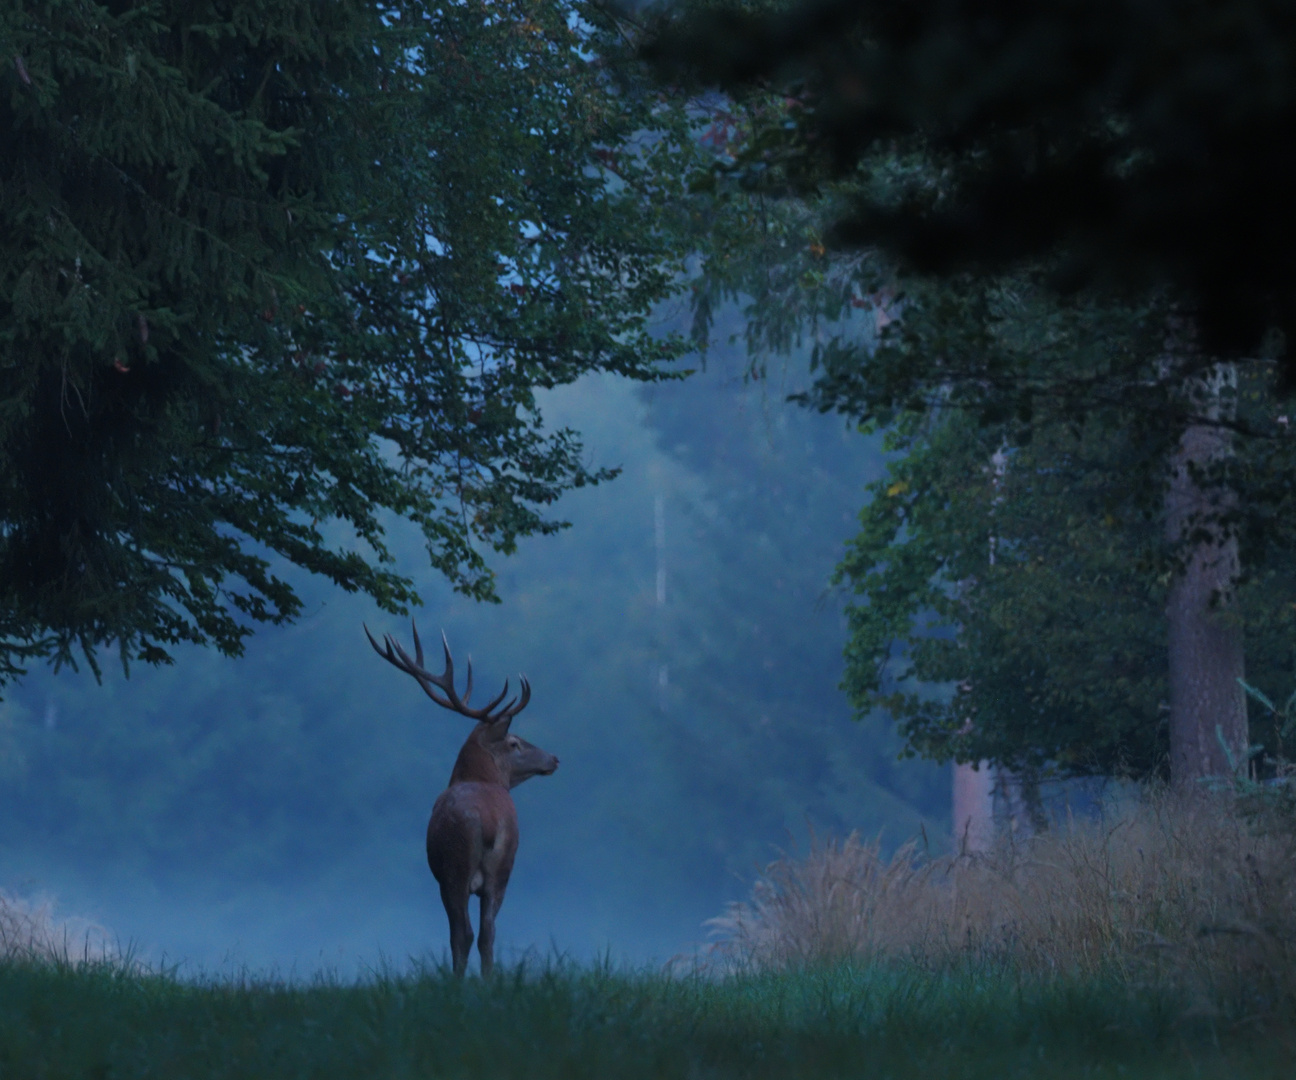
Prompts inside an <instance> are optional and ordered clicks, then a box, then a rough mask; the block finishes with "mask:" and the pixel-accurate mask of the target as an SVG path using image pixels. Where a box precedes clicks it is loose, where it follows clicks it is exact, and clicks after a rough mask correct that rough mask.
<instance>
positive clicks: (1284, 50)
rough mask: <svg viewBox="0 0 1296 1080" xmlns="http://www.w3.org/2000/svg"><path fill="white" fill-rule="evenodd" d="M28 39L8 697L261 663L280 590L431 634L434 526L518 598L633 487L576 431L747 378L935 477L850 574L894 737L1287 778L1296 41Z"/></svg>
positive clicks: (1180, 17)
mask: <svg viewBox="0 0 1296 1080" xmlns="http://www.w3.org/2000/svg"><path fill="white" fill-rule="evenodd" d="M0 40H2V41H3V42H4V51H5V54H6V55H8V56H10V57H11V58H12V63H11V64H10V65H9V66H8V67H7V68H6V70H5V74H4V75H3V76H0V78H3V80H4V84H5V85H4V92H3V97H2V99H0V161H2V162H3V164H0V184H3V191H4V198H3V199H2V200H0V214H2V215H3V222H4V228H3V239H2V240H0V243H2V244H3V245H4V254H5V258H4V260H3V269H2V270H0V341H3V349H4V355H5V357H6V364H5V365H4V367H3V376H2V377H3V384H2V385H0V398H2V400H3V401H4V404H5V407H4V410H3V412H2V413H0V464H2V465H3V468H2V469H0V476H3V478H4V479H3V485H4V488H3V495H0V517H2V518H3V528H2V529H0V619H2V620H3V641H4V652H3V656H2V657H0V661H2V662H3V664H4V665H5V672H6V673H7V675H8V677H9V678H11V679H12V678H16V677H18V676H19V674H20V673H21V671H22V670H23V668H24V665H27V664H30V663H32V662H36V661H41V660H44V659H47V658H50V659H53V660H54V661H55V662H56V663H69V662H74V661H87V662H89V663H90V664H91V666H92V667H93V666H95V665H96V660H95V657H96V655H97V654H98V653H99V652H100V651H101V650H103V649H105V648H107V649H111V650H114V651H116V652H117V653H118V654H119V656H120V658H121V660H122V662H123V663H124V664H126V663H129V662H131V661H143V662H147V663H167V662H169V661H170V660H171V659H172V655H173V653H174V650H175V648H176V646H179V645H182V644H184V643H199V644H207V643H210V644H213V645H215V646H216V647H217V648H219V649H220V650H222V651H224V652H226V653H228V654H238V653H239V652H240V651H241V650H242V649H243V647H244V643H245V640H246V639H247V637H248V635H249V634H250V633H251V632H252V630H253V629H254V627H255V625H256V624H257V623H267V622H268V623H282V622H286V621H291V620H293V619H295V618H298V617H299V616H300V615H301V613H302V603H301V599H300V596H299V594H298V590H297V589H296V588H295V587H294V586H292V585H290V584H289V581H288V576H287V575H285V574H283V573H281V572H280V571H279V570H277V569H276V567H278V566H280V565H284V564H286V565H291V566H295V567H297V568H300V569H302V570H305V571H307V572H309V573H312V574H316V575H319V576H321V577H322V578H324V579H326V580H328V581H330V582H332V583H333V584H334V585H336V586H340V587H341V588H342V589H344V590H348V591H360V592H362V593H364V594H367V595H368V596H369V597H372V598H373V600H375V601H376V602H377V603H378V604H379V605H380V606H381V607H383V608H384V609H386V610H387V611H390V612H402V613H404V612H407V611H408V610H409V608H410V606H411V605H412V604H414V603H416V602H417V600H418V592H417V590H416V588H415V586H414V580H413V578H412V577H411V576H410V575H409V573H408V572H404V571H401V570H399V569H397V568H396V566H395V564H394V563H393V561H392V558H393V557H392V552H391V550H390V548H389V542H388V532H389V529H390V527H391V522H392V520H393V519H394V518H403V519H405V520H407V521H409V522H410V523H412V524H413V525H414V526H416V527H417V528H418V529H419V530H420V531H421V533H422V535H423V537H424V546H425V558H426V559H427V561H428V564H429V565H430V566H431V567H432V568H433V569H434V570H435V571H436V572H437V573H438V574H439V575H441V576H442V577H444V579H445V580H447V581H449V582H450V583H451V584H452V585H453V586H454V587H455V588H457V589H459V590H460V591H462V592H464V593H465V594H467V595H469V596H472V597H476V598H478V599H484V600H489V599H495V598H497V591H498V590H497V589H496V575H497V574H498V573H499V572H500V570H499V568H500V566H501V565H503V562H502V560H504V559H506V557H508V556H509V555H510V554H511V553H512V552H513V551H514V550H515V549H516V547H517V545H518V543H519V541H520V540H522V539H523V538H525V537H527V536H531V535H536V534H552V533H553V532H555V531H557V530H558V529H560V528H561V527H562V524H563V523H562V522H561V520H559V519H557V518H555V517H553V516H552V515H551V512H550V510H549V509H548V508H549V507H551V506H552V504H553V503H554V502H555V500H557V499H558V498H559V497H560V496H561V495H562V493H563V492H565V491H568V490H570V489H573V488H580V487H585V486H587V485H591V484H599V483H602V482H603V481H606V480H610V479H612V478H613V476H614V470H609V469H605V468H601V467H594V466H590V465H588V464H587V460H586V456H585V455H584V454H583V452H582V447H581V444H580V440H579V435H578V433H577V432H575V431H573V430H570V429H567V428H559V429H556V430H549V429H548V428H546V427H545V426H544V422H543V419H542V416H541V412H540V409H539V407H538V398H537V392H538V391H541V390H546V389H549V388H552V387H555V386H561V385H564V384H568V383H572V382H574V381H575V380H577V379H578V378H580V377H581V376H583V375H586V374H593V373H609V374H619V375H623V376H627V377H630V378H633V379H638V380H641V381H645V382H649V383H651V382H654V381H662V380H670V379H675V378H678V377H683V376H684V375H685V371H684V369H683V368H682V367H681V364H680V363H679V361H681V359H682V358H683V357H685V356H686V355H687V354H688V352H689V350H691V349H694V350H701V359H700V360H699V361H698V363H704V362H705V360H706V349H707V347H709V346H710V347H714V345H715V342H716V341H717V338H718V337H724V336H725V335H727V334H729V333H730V332H732V334H733V336H734V337H736V338H737V339H738V340H739V341H741V342H742V344H743V345H744V347H745V348H746V350H747V355H748V358H749V360H748V364H749V367H748V377H749V378H751V379H753V380H757V381H759V380H760V379H761V378H762V377H763V376H764V375H765V374H767V373H768V371H769V370H770V369H771V364H772V359H771V358H773V357H777V356H779V355H784V356H787V355H801V354H802V351H803V352H804V353H805V354H806V355H808V357H809V364H810V368H811V373H812V379H811V381H810V383H809V384H808V385H806V386H803V387H801V388H800V390H799V392H798V394H797V397H796V404H797V405H799V406H800V407H805V408H817V409H820V410H823V411H835V412H838V413H841V414H844V416H845V417H847V418H848V419H849V421H850V422H851V423H852V424H853V425H855V426H857V427H858V428H859V429H860V431H861V432H862V433H863V434H864V435H867V436H870V437H872V436H874V435H878V434H881V436H882V437H883V438H884V439H885V441H886V448H887V452H888V454H889V465H888V469H889V471H888V472H887V474H886V475H884V476H880V477H873V476H870V477H868V478H867V479H868V481H869V482H870V484H871V487H870V489H869V490H868V491H867V492H863V493H861V495H860V498H859V502H860V507H859V508H858V509H859V510H860V519H859V525H858V527H855V526H852V527H851V528H844V529H843V530H842V534H841V536H840V537H839V538H838V539H839V540H840V541H849V544H848V547H847V550H846V554H845V556H844V558H843V559H842V561H841V562H840V565H839V567H838V570H837V577H836V581H837V583H838V584H839V585H841V586H842V587H844V588H845V589H846V590H848V591H849V593H850V595H851V596H852V598H853V599H852V601H851V603H850V606H849V608H848V613H847V614H848V619H849V626H850V637H849V640H848V643H847V646H846V669H845V676H844V683H843V685H844V687H845V689H846V691H847V693H848V695H849V697H850V699H851V701H852V703H853V705H854V707H855V709H856V711H857V714H858V715H859V716H861V717H866V716H871V715H873V713H874V710H875V709H876V708H878V707H879V706H881V707H883V708H884V709H885V710H887V711H888V712H889V713H890V714H891V715H893V716H894V717H895V718H896V719H897V720H898V721H899V725H900V731H901V734H902V736H903V739H904V747H905V750H906V751H907V752H909V753H914V754H919V755H922V756H924V757H929V758H932V759H935V760H937V761H947V760H951V759H953V760H958V761H980V760H990V761H993V762H996V763H999V764H1003V765H1006V766H1008V767H1011V768H1013V769H1017V770H1024V771H1027V772H1032V773H1039V772H1042V771H1052V772H1055V773H1059V774H1062V775H1111V774H1121V775H1127V776H1133V777H1140V778H1147V777H1153V776H1163V777H1169V778H1170V779H1171V780H1173V781H1175V782H1195V781H1197V780H1199V779H1202V778H1211V777H1227V776H1230V775H1243V774H1248V773H1255V774H1256V775H1259V776H1262V777H1263V776H1269V775H1271V774H1274V773H1277V772H1281V771H1282V770H1283V769H1284V768H1285V766H1284V764H1283V760H1284V751H1283V746H1282V739H1283V737H1284V735H1288V736H1289V735H1290V734H1291V733H1290V732H1289V731H1284V725H1285V724H1286V722H1287V718H1286V714H1285V713H1283V712H1282V710H1267V711H1265V713H1264V715H1256V716H1250V715H1249V714H1248V697H1247V693H1246V691H1245V686H1244V684H1245V683H1250V684H1252V685H1254V686H1256V687H1257V688H1258V689H1259V690H1260V691H1261V692H1262V693H1265V694H1268V695H1269V696H1270V697H1271V698H1275V699H1280V698H1281V697H1285V695H1286V693H1287V691H1289V690H1290V689H1291V686H1292V683H1293V680H1296V655H1294V654H1293V651H1292V648H1291V645H1290V631H1291V627H1292V617H1293V613H1296V576H1294V574H1293V570H1294V569H1296V568H1294V567H1293V566H1292V563H1291V557H1290V554H1289V553H1290V552H1291V551H1292V550H1293V544H1292V539H1293V537H1292V536H1291V535H1290V528H1291V526H1290V524H1289V523H1290V522H1291V521H1292V520H1293V515H1292V513H1291V510H1292V505H1291V500H1292V498H1293V491H1292V484H1291V477H1292V475H1293V467H1294V466H1296V460H1293V454H1294V453H1296V451H1294V450H1293V444H1292V441H1291V439H1290V437H1289V433H1290V429H1291V427H1292V424H1291V416H1290V390H1291V387H1292V385H1293V380H1292V378H1291V373H1292V371H1293V370H1296V369H1294V368H1293V366H1292V362H1291V351H1290V348H1289V344H1288V342H1289V338H1290V337H1291V334H1292V332H1293V329H1296V327H1294V326H1293V320H1296V304H1294V302H1293V299H1292V298H1293V296H1296V290H1294V289H1293V285H1296V263H1294V262H1293V259H1296V255H1293V251H1296V245H1293V243H1292V240H1293V239H1296V237H1293V233H1294V232H1296V227H1294V225H1296V222H1294V219H1293V216H1292V215H1293V211H1292V209H1291V207H1290V201H1289V199H1288V198H1287V194H1286V193H1287V192H1288V191H1289V190H1290V189H1291V187H1292V181H1293V180H1296V176H1293V173H1296V159H1293V158H1292V157H1291V155H1290V154H1289V153H1288V151H1287V150H1286V149H1285V147H1286V143H1287V140H1286V132H1288V131H1289V130H1290V126H1291V120H1292V119H1293V115H1292V114H1293V105H1294V101H1296V98H1294V97H1293V95H1294V94H1296V90H1293V87H1296V78H1293V75H1294V74H1296V73H1294V72H1293V64H1294V63H1296V21H1294V19H1293V16H1292V14H1291V12H1290V11H1289V10H1288V7H1287V5H1284V4H1281V3H1279V2H1277V0H1255V2H1250V3H1243V4H1232V5H1228V6H1227V8H1217V7H1213V6H1206V7H1201V8H1194V9H1192V10H1180V9H1178V8H1173V7H1157V6H1153V7H1149V6H1147V5H1143V4H1138V3H1134V2H1132V0H1129V2H1123V0H1103V2H1099V0H1077V2H1076V3H1073V4H1065V5H1050V6H1048V7H1047V8H1045V9H1040V10H1034V9H1031V10H1027V9H1023V8H1021V7H1020V5H1011V4H996V3H991V4H943V3H942V4H937V3H917V4H904V5H892V4H877V5H858V4H853V3H847V2H844V0H815V2H814V3H810V4H786V3H775V4H766V3H751V4H745V5H724V4H713V3H709V2H708V3H691V4H681V5H674V6H671V7H670V8H669V9H666V10H664V11H642V10H641V11H632V10H630V9H621V8H617V7H615V6H610V5H607V4H604V3H600V2H587V0H514V2H511V3H507V4H503V5H500V4H485V3H480V2H476V0H471V2H466V3H463V4H456V5H435V4H426V3H408V4H405V3H392V4H383V5H373V4H368V3H363V2H360V0H349V2H346V3H338V4H331V5H329V6H328V7H327V9H322V8H320V7H319V6H318V5H315V4H310V3H306V2H304V0H246V2H237V3H233V4H230V5H226V6H225V7H223V8H221V9H220V11H219V12H207V11H205V10H203V11H200V10H199V9H195V8H193V7H192V6H190V5H183V4H178V3H169V2H165V0H164V2H161V3H154V4H150V5H134V4H125V5H117V6H110V7H103V8H100V7H88V6H86V5H83V4H80V3H73V2H71V0H68V2H51V3H48V4H45V5H42V6H39V7H34V8H22V9H20V8H17V7H10V8H8V9H6V12H5V14H4V15H3V16H0ZM672 297H680V298H682V299H683V301H684V302H686V303H687V304H688V305H689V308H690V311H691V328H690V329H688V330H687V331H685V332H681V333H661V332H654V329H653V326H652V312H653V311H654V310H658V309H659V305H661V304H663V303H665V302H666V301H668V300H670V299H671V298H672ZM733 303H736V304H738V305H739V307H740V308H741V310H742V311H743V320H742V323H741V325H739V326H737V327H726V326H722V325H721V324H720V323H718V322H717V317H718V315H719V314H720V313H722V312H723V311H724V310H725V305H726V304H733ZM690 362H692V361H690ZM749 528H750V533H745V534H744V535H745V536H746V543H747V544H749V545H750V546H751V547H752V548H753V549H755V548H758V547H759V546H760V544H761V543H762V540H761V536H760V534H758V533H756V532H755V530H756V529H757V528H758V526H757V525H755V524H754V523H753V524H752V525H751V526H750V527H749ZM852 532H853V533H854V535H853V537H852V536H851V533H852ZM741 548H742V545H741V544H739V545H738V546H737V548H736V550H741ZM490 551H493V552H494V553H495V554H494V555H492V556H491V557H490V558H489V559H488V557H487V553H488V552H490ZM785 558H786V560H787V561H788V562H789V564H791V563H795V562H796V561H797V559H798V558H799V555H798V552H797V550H796V547H795V545H792V546H791V547H790V549H789V550H788V552H787V554H786V555H785ZM698 632H702V631H698ZM716 633H717V634H720V633H721V632H720V631H716ZM662 685H663V686H668V685H670V684H669V682H668V681H664V682H663V683H662ZM701 692H702V693H706V692H707V691H706V690H702V691H701ZM711 692H716V691H715V690H714V689H712V691H711ZM771 692H772V693H773V692H774V691H773V690H772V691H771ZM1253 700H1258V699H1253ZM692 738H695V736H693V735H689V736H688V739H692ZM680 739H681V745H680V749H679V754H680V755H681V756H682V757H685V758H687V756H688V752H687V748H686V744H687V741H688V739H686V738H685V737H684V736H683V735H680Z"/></svg>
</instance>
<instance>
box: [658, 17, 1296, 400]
mask: <svg viewBox="0 0 1296 1080" xmlns="http://www.w3.org/2000/svg"><path fill="white" fill-rule="evenodd" d="M685 11H686V14H685V15H684V16H683V17H681V18H677V20H676V21H675V22H674V23H670V24H668V25H667V26H666V27H665V28H664V29H663V30H662V32H661V35H660V37H659V38H658V40H657V43H656V45H655V47H654V49H653V53H654V56H655V57H656V58H657V60H658V61H659V62H660V63H661V64H663V66H664V67H665V68H666V70H668V71H670V72H671V73H672V77H674V78H681V77H684V76H686V75H688V74H694V75H698V76H700V77H702V78H703V79H705V80H707V81H711V82H714V83H717V84H719V85H720V86H722V87H724V88H726V89H728V90H730V91H731V92H735V93H740V92H742V91H744V90H745V89H746V88H749V87H752V86H764V87H771V88H775V89H777V90H778V91H780V92H781V93H783V94H786V95H787V96H788V98H789V103H790V104H791V105H792V106H793V107H792V108H791V109H790V111H789V113H788V115H787V123H786V126H779V127H778V128H777V129H776V130H775V129H771V131H769V132H767V133H766V137H765V138H763V139H761V140H758V141H757V142H756V143H754V144H752V147H751V149H752V151H753V160H759V161H760V162H762V163H763V164H765V165H766V166H767V167H768V166H772V165H775V164H779V163H781V164H782V165H783V166H784V167H785V168H786V169H787V170H788V172H789V173H790V174H791V176H792V178H793V179H794V180H797V181H799V182H800V183H802V184H804V185H812V184H814V183H816V182H818V181H820V180H822V179H824V178H826V177H845V178H848V179H850V180H852V181H853V182H855V183H856V184H857V189H856V191H855V192H854V196H853V205H851V206H850V207H849V208H848V209H847V210H846V211H845V212H844V213H842V214H840V215H839V217H838V220H837V228H836V231H835V238H836V240H837V241H838V242H839V243H843V244H846V245H851V244H856V243H867V244H876V243H879V242H880V243H882V244H883V245H884V246H885V247H886V248H888V249H889V250H890V251H891V252H892V253H893V254H895V255H897V256H898V257H900V258H901V260H902V261H903V263H904V264H905V265H907V266H909V267H910V268H912V269H916V270H919V271H938V272H942V273H944V272H949V271H951V270H957V269H959V268H977V269H1003V268H1005V267H1006V266H1007V265H1010V264H1014V263H1016V262H1018V261H1020V260H1032V259H1036V258H1038V257H1040V256H1043V255H1050V256H1055V255H1058V254H1059V253H1060V254H1061V255H1062V256H1063V258H1061V260H1060V261H1059V263H1058V264H1057V265H1056V266H1055V267H1054V268H1053V280H1054V282H1055V283H1056V284H1057V285H1059V286H1061V287H1063V288H1064V289H1068V290H1069V289H1074V288H1076V287H1079V286H1081V285H1083V284H1086V283H1098V284H1103V285H1116V286H1118V287H1121V288H1129V287H1134V288H1135V290H1136V291H1142V290H1143V289H1144V288H1145V287H1147V286H1149V285H1152V286H1167V287H1170V288H1171V289H1172V290H1173V291H1175V292H1177V293H1178V294H1180V295H1182V296H1185V297H1187V298H1188V300H1189V302H1190V304H1191V306H1192V308H1193V310H1194V312H1195V314H1196V317H1197V319H1198V322H1199V325H1200V327H1201V330H1202V333H1203V342H1204V346H1205V349H1206V351H1207V352H1208V353H1210V354H1212V355H1216V356H1225V357H1228V356H1248V355H1255V354H1256V353H1257V351H1258V350H1259V349H1260V348H1261V343H1262V341H1263V339H1264V338H1265V336H1266V334H1268V333H1269V332H1271V331H1273V330H1279V331H1281V332H1282V334H1283V336H1284V337H1285V339H1286V340H1287V341H1293V340H1296V209H1294V207H1293V203H1292V200H1291V198H1290V192H1291V190H1292V189H1293V187H1294V186H1296V145H1293V142H1292V139H1291V133H1292V131H1293V130H1296V9H1293V7H1292V5H1290V4H1287V3H1284V2H1282V0H1238V2H1231V3H1210V2H1201V3H1164V2H1159V0H1060V2H1057V3H1047V4H1038V3H1021V2H1016V0H868V2H860V0H809V2H804V3H796V4H790V5H789V4H767V3H750V4H710V3H707V4H701V5H693V6H692V14H688V13H687V12H688V11H689V8H688V7H686V8H685ZM780 119H782V118H780ZM879 151H896V152H898V153H899V154H900V155H901V156H902V157H903V156H905V155H909V156H910V160H911V161H914V160H917V159H921V162H922V165H923V167H922V168H914V169H911V170H910V171H909V172H908V174H907V181H906V182H905V183H901V184H896V183H895V180H896V179H897V173H896V170H895V165H896V158H895V156H894V154H890V153H888V154H882V155H879V153H878V152H879ZM878 181H885V182H881V183H879V182H878ZM1288 355H1289V356H1290V355H1291V354H1290V353H1289V354H1288ZM1290 370H1291V362H1290V361H1289V362H1288V371H1289V375H1290Z"/></svg>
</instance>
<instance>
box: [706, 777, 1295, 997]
mask: <svg viewBox="0 0 1296 1080" xmlns="http://www.w3.org/2000/svg"><path fill="white" fill-rule="evenodd" d="M709 925H710V929H711V931H712V934H713V937H714V938H715V941H714V944H713V946H712V951H711V960H712V961H713V962H714V963H715V964H716V965H717V966H720V967H723V968H733V967H743V968H749V967H755V968H776V969H777V968H788V967H795V966H802V965H810V964H818V963H824V962H834V961H839V960H843V959H848V958H858V959H866V960H871V961H897V960H903V961H907V962H913V963H918V964H921V965H924V966H931V967H940V966H944V965H950V964H957V963H961V962H965V961H967V960H969V959H971V960H976V961H984V960H991V961H996V962H1006V963H1011V964H1013V965H1015V966H1017V967H1019V968H1020V969H1022V970H1024V971H1027V972H1032V973H1036V974H1049V973H1057V974H1067V975H1086V974H1092V975H1097V974H1103V975H1112V974H1115V975H1117V976H1119V977H1121V978H1123V979H1127V980H1130V981H1132V982H1138V983H1144V982H1154V983H1161V984H1164V983H1166V982H1169V983H1171V984H1173V985H1176V986H1178V987H1181V988H1182V989H1184V990H1185V991H1188V992H1189V993H1190V994H1191V995H1192V996H1193V997H1194V998H1195V999H1196V1000H1197V1001H1199V1002H1200V1003H1201V1004H1202V1005H1203V1006H1204V1007H1220V1006H1224V1005H1227V1006H1228V1007H1229V1008H1230V1011H1234V1012H1236V1010H1237V1009H1239V1008H1240V1009H1242V1011H1243V1012H1246V1011H1247V1010H1248V1009H1258V1010H1261V1011H1263V1010H1267V1009H1273V1008H1293V1007H1296V820H1294V819H1293V816H1292V814H1291V812H1290V811H1289V810H1287V811H1284V810H1280V809H1277V808H1273V807H1270V808H1267V809H1266V808H1263V807H1262V808H1260V809H1258V810H1256V809H1255V808H1254V807H1252V808H1251V809H1247V808H1246V807H1244V806H1242V805H1241V804H1239V802H1238V801H1237V800H1235V799H1234V798H1233V797H1232V796H1226V795H1217V794H1211V795H1206V794H1200V795H1194V796H1192V797H1184V796H1177V795H1172V794H1170V793H1166V792H1160V793H1145V794H1144V795H1143V796H1142V797H1141V798H1139V799H1138V800H1135V801H1132V802H1131V801H1127V802H1126V803H1125V804H1124V805H1122V806H1116V807H1112V808H1108V810H1107V811H1106V812H1105V813H1103V814H1102V815H1100V816H1098V817H1096V818H1092V819H1086V820H1078V819H1070V820H1068V821H1066V822H1064V823H1063V824H1062V825H1060V826H1057V827H1055V828H1053V829H1052V830H1050V831H1049V832H1046V833H1044V834H1042V835H1039V836H1035V837H1032V838H1030V839H1027V840H1015V839H1014V838H1012V837H1005V838H1003V839H1002V840H1001V842H1000V843H999V844H998V846H997V847H995V848H994V849H993V850H992V851H990V852H987V853H984V854H976V855H967V854H963V855H952V856H945V857H937V858H929V857H926V856H925V855H924V854H923V852H922V850H921V849H920V847H919V846H918V845H917V844H916V843H914V842H910V843H908V844H906V845H904V846H903V847H901V848H900V850H899V851H897V852H896V853H895V854H894V855H893V856H892V857H891V858H889V859H887V858H883V857H882V854H881V851H880V846H879V844H878V843H877V842H872V843H870V842H866V841H863V840H861V839H860V838H859V837H858V836H857V835H852V836H850V837H847V838H846V839H845V840H842V841H828V842H817V841H815V842H812V846H811V850H810V852H809V854H807V855H805V856H804V857H801V858H795V857H791V856H785V857H783V858H780V859H778V860H776V861H775V862H772V863H770V865H769V866H767V867H766V868H765V870H764V873H763V874H762V875H761V877H760V878H759V880H758V881H757V882H756V884H755V886H754V888H753V890H752V893H751V896H750V898H749V899H748V900H746V901H745V902H741V903H735V904H731V905H730V906H729V908H728V909H727V910H726V911H725V913H724V914H723V915H721V916H720V917H719V918H716V919H713V920H711V922H710V924H709Z"/></svg>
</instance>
